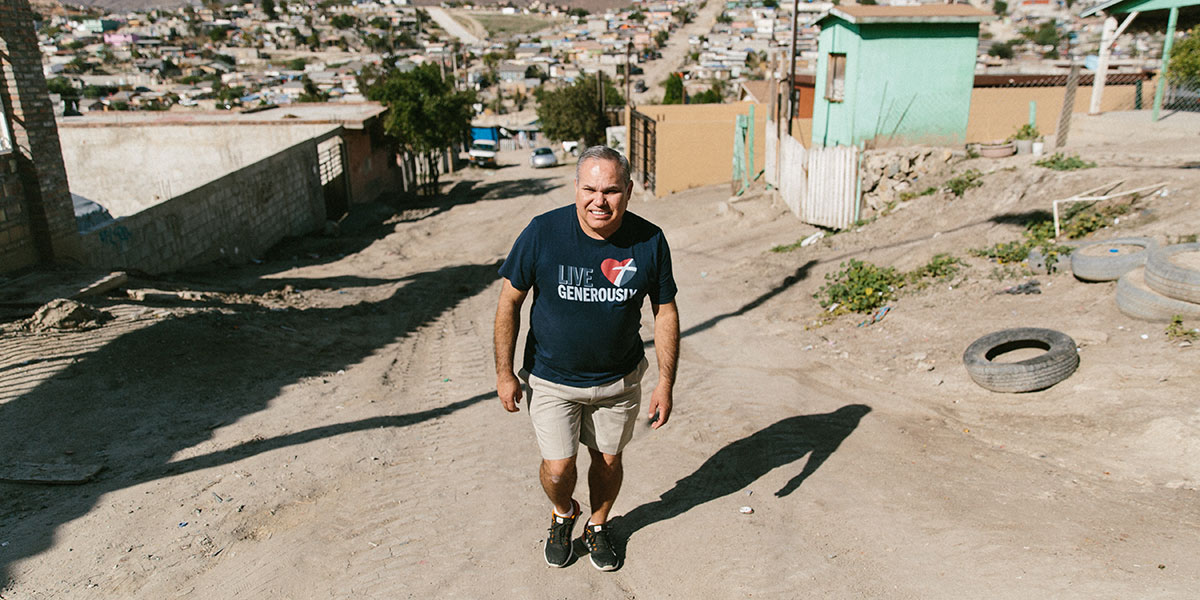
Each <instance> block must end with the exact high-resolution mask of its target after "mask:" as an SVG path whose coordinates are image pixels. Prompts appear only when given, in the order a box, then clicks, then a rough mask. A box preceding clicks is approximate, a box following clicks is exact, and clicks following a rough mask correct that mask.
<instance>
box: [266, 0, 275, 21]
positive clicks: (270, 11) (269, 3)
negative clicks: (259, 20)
mask: <svg viewBox="0 0 1200 600" xmlns="http://www.w3.org/2000/svg"><path fill="white" fill-rule="evenodd" d="M262 9H263V12H265V13H267V18H268V19H270V20H272V21H274V20H275V18H276V17H278V16H279V15H278V14H277V13H276V12H275V0H262Z"/></svg>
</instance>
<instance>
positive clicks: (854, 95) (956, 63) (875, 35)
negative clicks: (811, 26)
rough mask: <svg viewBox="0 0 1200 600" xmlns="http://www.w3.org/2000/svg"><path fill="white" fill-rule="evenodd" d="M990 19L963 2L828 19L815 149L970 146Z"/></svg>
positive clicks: (839, 13) (821, 50) (841, 11)
mask: <svg viewBox="0 0 1200 600" xmlns="http://www.w3.org/2000/svg"><path fill="white" fill-rule="evenodd" d="M991 18H994V17H993V16H992V15H991V14H990V13H987V12H984V11H982V10H979V9H977V8H973V7H971V6H967V5H963V4H936V5H932V4H927V5H920V6H874V5H862V6H838V7H834V8H833V9H832V10H830V11H829V12H828V13H825V14H824V15H822V16H821V17H820V18H819V19H818V20H817V23H818V24H819V25H820V26H821V35H820V37H819V38H818V44H817V52H818V55H819V56H818V59H817V72H816V90H815V92H816V93H815V94H814V95H815V99H814V101H813V124H812V128H813V139H812V143H813V146H846V145H854V146H859V147H866V148H880V147H886V146H905V145H914V144H931V145H946V146H959V145H962V144H965V143H966V139H967V116H968V113H969V112H970V108H971V89H972V87H973V86H974V81H975V55H976V51H977V50H978V46H979V23H981V22H982V21H984V20H987V19H991Z"/></svg>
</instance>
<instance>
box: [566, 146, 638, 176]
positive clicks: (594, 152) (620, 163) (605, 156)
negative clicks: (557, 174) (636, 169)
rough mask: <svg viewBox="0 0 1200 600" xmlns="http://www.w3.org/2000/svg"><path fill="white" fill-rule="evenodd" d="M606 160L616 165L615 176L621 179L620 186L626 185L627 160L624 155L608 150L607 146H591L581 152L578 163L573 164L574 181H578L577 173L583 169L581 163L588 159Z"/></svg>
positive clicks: (627, 174) (627, 173)
mask: <svg viewBox="0 0 1200 600" xmlns="http://www.w3.org/2000/svg"><path fill="white" fill-rule="evenodd" d="M592 158H595V159H599V160H608V161H612V162H615V163H617V171H618V172H617V175H618V176H619V177H620V178H621V183H622V184H628V183H629V181H630V179H629V159H627V158H625V155H623V154H621V153H620V152H617V151H616V150H613V149H612V148H609V147H608V146H592V147H591V148H588V149H587V150H584V151H583V154H580V155H579V162H578V163H575V180H576V181H578V180H579V171H580V169H582V168H583V163H584V162H585V161H587V160H589V159H592Z"/></svg>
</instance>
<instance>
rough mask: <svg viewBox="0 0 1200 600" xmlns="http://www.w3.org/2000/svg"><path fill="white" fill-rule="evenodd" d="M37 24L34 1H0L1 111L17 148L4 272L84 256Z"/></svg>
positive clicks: (3, 206)
mask: <svg viewBox="0 0 1200 600" xmlns="http://www.w3.org/2000/svg"><path fill="white" fill-rule="evenodd" d="M33 17H34V13H33V9H32V8H31V7H30V5H29V2H28V0H0V105H2V108H3V111H4V114H5V116H6V117H7V120H8V125H9V128H10V130H11V133H12V141H13V151H12V152H11V153H6V154H4V155H0V210H3V212H4V217H3V218H0V231H2V232H3V233H0V272H8V271H13V270H17V269H20V268H24V267H28V266H31V265H33V264H35V263H36V262H39V261H40V262H50V261H54V260H57V259H62V258H77V257H78V252H79V246H78V243H77V238H76V234H75V210H74V208H73V206H72V202H71V194H70V192H69V191H68V187H67V173H66V169H65V168H64V167H63V160H62V149H61V146H60V144H59V139H58V128H57V126H56V124H55V122H54V107H53V105H52V104H51V103H50V94H49V91H48V90H47V89H46V79H45V77H44V76H43V75H42V55H41V52H40V51H39V50H38V45H37V35H36V34H35V32H34V29H33V20H34V19H33ZM14 180H17V181H19V185H18V184H15V183H14Z"/></svg>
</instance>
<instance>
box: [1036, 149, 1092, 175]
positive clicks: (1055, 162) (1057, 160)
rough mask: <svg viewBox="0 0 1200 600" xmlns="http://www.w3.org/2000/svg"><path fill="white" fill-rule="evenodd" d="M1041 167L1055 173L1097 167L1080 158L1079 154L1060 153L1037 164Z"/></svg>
mask: <svg viewBox="0 0 1200 600" xmlns="http://www.w3.org/2000/svg"><path fill="white" fill-rule="evenodd" d="M1033 164H1035V165H1037V166H1039V167H1045V168H1047V169H1050V170H1053V171H1074V170H1077V169H1091V168H1092V167H1095V166H1096V163H1094V162H1089V161H1086V160H1083V159H1082V158H1079V155H1078V154H1073V155H1071V156H1066V155H1064V154H1062V153H1060V152H1055V153H1054V154H1051V155H1050V156H1048V157H1046V158H1043V159H1042V160H1039V161H1037V162H1035V163H1033Z"/></svg>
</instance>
